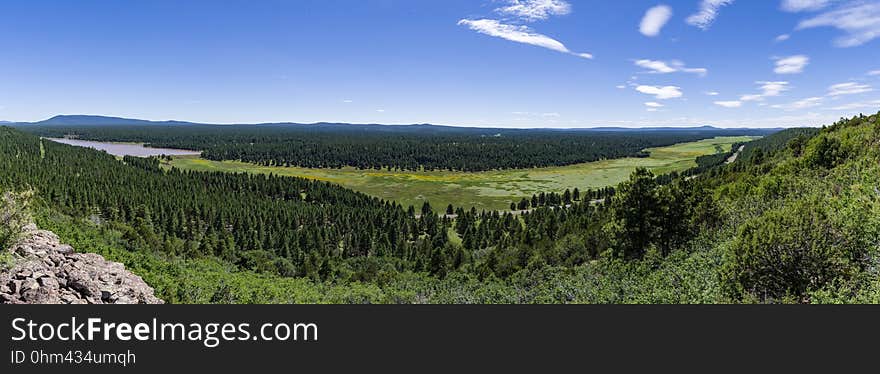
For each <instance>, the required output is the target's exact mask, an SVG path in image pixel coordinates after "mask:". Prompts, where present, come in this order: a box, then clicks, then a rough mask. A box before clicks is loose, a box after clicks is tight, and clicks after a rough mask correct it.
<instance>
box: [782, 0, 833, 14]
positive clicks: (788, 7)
mask: <svg viewBox="0 0 880 374" xmlns="http://www.w3.org/2000/svg"><path fill="white" fill-rule="evenodd" d="M831 2H832V0H782V10H784V11H786V12H814V11H817V10H820V9H823V8H825V7H827V6H828V5H830V4H831Z"/></svg>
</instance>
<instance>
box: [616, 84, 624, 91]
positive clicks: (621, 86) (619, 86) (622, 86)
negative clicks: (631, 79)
mask: <svg viewBox="0 0 880 374" xmlns="http://www.w3.org/2000/svg"><path fill="white" fill-rule="evenodd" d="M617 88H619V89H621V90H622V89H624V88H626V86H624V85H622V84H621V85H618V86H617Z"/></svg>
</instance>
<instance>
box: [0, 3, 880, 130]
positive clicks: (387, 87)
mask: <svg viewBox="0 0 880 374" xmlns="http://www.w3.org/2000/svg"><path fill="white" fill-rule="evenodd" d="M0 20H2V22H0V51H2V57H0V119H3V120H12V121H33V120H40V119H45V118H48V117H50V116H53V115H56V114H104V115H114V116H126V117H137V118H145V119H155V120H162V119H179V120H189V121H200V122H214V123H236V122H251V123H252V122H272V121H294V122H319V121H328V122H351V123H388V124H403V123H436V124H448V125H460V126H498V127H593V126H629V127H635V126H669V125H678V126H694V125H704V124H711V125H717V126H724V127H775V126H800V125H822V124H826V123H829V122H832V121H834V120H835V119H837V118H840V117H841V116H847V115H853V114H857V113H860V112H864V113H869V112H876V111H877V110H880V1H876V0H875V1H861V0H760V1H758V0H675V1H638V0H626V1H586V0H582V1H576V0H570V1H563V0H468V1H458V0H445V1H416V0H410V1H402V0H350V1H345V0H315V1H311V0H304V1H184V0H175V1H158V0H154V1H134V0H132V1H89V0H82V1H75V2H74V1H42V0H29V1H9V0H3V1H0ZM875 37H876V38H875Z"/></svg>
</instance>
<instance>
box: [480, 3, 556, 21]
mask: <svg viewBox="0 0 880 374" xmlns="http://www.w3.org/2000/svg"><path fill="white" fill-rule="evenodd" d="M506 3H507V4H508V5H507V6H504V7H501V8H498V9H495V11H496V12H498V13H501V14H503V15H506V16H512V17H516V18H519V19H521V20H523V21H528V22H533V21H543V20H546V19H547V18H550V17H551V16H564V15H566V14H569V13H571V4H569V3H568V2H566V1H562V0H507V1H506Z"/></svg>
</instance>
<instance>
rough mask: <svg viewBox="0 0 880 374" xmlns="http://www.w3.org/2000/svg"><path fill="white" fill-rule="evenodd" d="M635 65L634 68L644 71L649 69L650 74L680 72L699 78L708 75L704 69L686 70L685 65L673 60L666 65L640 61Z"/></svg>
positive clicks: (651, 61)
mask: <svg viewBox="0 0 880 374" xmlns="http://www.w3.org/2000/svg"><path fill="white" fill-rule="evenodd" d="M635 64H636V66H639V67H642V68H645V69H649V70H651V73H656V74H669V73H675V72H682V73H693V74H697V75H699V76H706V74H708V73H709V71H708V70H706V69H705V68H688V67H686V66H685V64H684V63H683V62H681V61H675V60H673V61H670V62H668V63H667V62H664V61H655V60H647V59H642V60H636V61H635Z"/></svg>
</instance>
